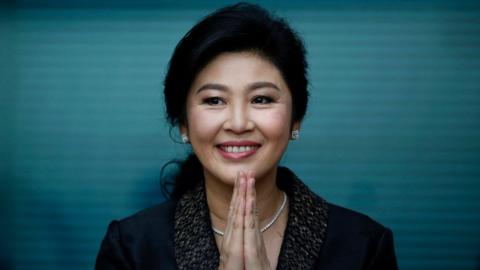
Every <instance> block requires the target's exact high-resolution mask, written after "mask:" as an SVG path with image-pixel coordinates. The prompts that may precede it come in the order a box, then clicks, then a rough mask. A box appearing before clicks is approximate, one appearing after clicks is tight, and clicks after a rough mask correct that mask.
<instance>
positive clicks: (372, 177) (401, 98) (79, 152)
mask: <svg viewBox="0 0 480 270" xmlns="http://www.w3.org/2000/svg"><path fill="white" fill-rule="evenodd" d="M226 3H230V1H198V2H197V1H164V2H156V1H13V2H12V1H11V2H9V3H3V4H1V5H0V6H1V13H0V22H1V24H0V60H1V61H0V90H1V91H0V116H1V118H0V121H1V122H0V127H1V129H0V131H1V133H0V136H1V140H0V151H1V152H0V153H1V155H0V159H1V160H0V161H1V162H0V163H1V164H0V169H1V170H0V173H1V175H0V177H1V181H0V188H1V189H0V210H1V212H0V215H1V217H0V222H1V223H0V226H1V230H0V239H2V240H1V241H0V268H1V269H49V270H56V269H89V268H90V269H92V268H93V264H94V260H95V256H96V253H97V251H98V248H99V244H100V241H101V239H102V237H103V236H104V233H105V230H106V228H107V225H108V223H109V221H111V220H112V219H118V218H121V217H125V216H127V215H130V214H132V213H134V212H136V211H138V210H140V209H142V208H144V207H146V206H149V205H152V204H154V203H157V202H160V201H162V200H163V197H162V196H161V194H160V192H159V171H160V168H161V166H162V165H163V164H164V163H165V162H167V161H169V160H170V159H172V158H176V157H177V158H178V157H183V156H184V154H185V153H186V152H187V150H188V148H187V147H185V146H184V145H182V144H179V143H175V142H173V141H172V140H171V139H170V137H169V127H168V125H167V124H166V122H165V120H164V105H163V100H162V98H163V94H162V81H163V77H164V73H165V69H166V65H167V62H168V60H169V57H170V55H171V53H172V51H173V48H174V46H175V44H176V43H177V42H178V40H179V39H180V38H181V37H182V36H183V35H184V34H185V32H186V31H187V30H188V29H189V28H190V27H191V26H192V25H193V24H194V23H195V22H196V21H198V20H199V19H200V18H201V17H202V16H204V15H206V14H207V13H208V12H210V11H211V10H213V9H214V8H217V7H220V6H223V5H224V4H226ZM260 3H261V4H263V5H265V6H266V7H268V8H269V9H271V10H273V11H275V12H277V14H279V15H282V16H285V17H286V18H287V19H288V20H289V21H290V22H291V24H292V25H293V26H294V27H295V28H296V29H297V30H298V32H299V33H300V34H301V35H302V36H303V37H304V39H305V42H306V46H307V49H308V60H309V63H310V70H309V72H310V91H311V103H310V107H309V110H308V114H307V117H306V119H305V121H304V123H303V126H302V131H301V139H300V140H298V141H295V142H292V143H291V144H290V146H289V149H288V151H287V153H286V154H285V156H284V158H283V161H282V163H283V164H284V165H287V166H289V167H290V168H292V169H293V170H294V171H295V172H296V173H297V174H298V175H299V176H300V177H301V178H302V179H303V180H304V181H305V182H306V183H307V184H308V185H309V186H310V187H311V188H312V189H314V190H315V191H316V192H317V193H318V194H320V195H321V196H323V197H324V198H326V199H327V200H329V201H331V202H334V203H337V204H340V205H343V206H346V207H349V208H352V209H355V210H358V211H361V212H363V213H366V214H368V215H370V216H371V217H373V218H375V219H376V220H378V221H380V222H381V223H383V224H385V225H386V226H388V227H390V228H391V229H392V230H393V232H394V236H395V241H396V243H395V244H396V249H397V255H398V259H399V264H400V267H401V269H480V226H479V223H480V214H479V210H480V122H479V119H480V118H479V117H480V61H479V60H480V4H479V3H478V2H476V1H359V2H357V1H301V0H297V1H295V2H294V3H290V1H260ZM174 133H175V132H174ZM175 136H178V134H177V135H175Z"/></svg>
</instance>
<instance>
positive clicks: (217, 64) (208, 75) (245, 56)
mask: <svg viewBox="0 0 480 270" xmlns="http://www.w3.org/2000/svg"><path fill="white" fill-rule="evenodd" d="M257 81H267V82H272V83H274V84H276V85H278V87H279V88H281V89H284V90H288V88H287V85H286V83H285V80H284V79H283V76H282V75H281V72H280V71H279V70H278V68H277V67H276V66H275V65H274V64H273V63H272V62H271V61H269V60H268V59H267V58H265V57H264V56H261V55H260V54H258V53H254V52H228V53H222V54H220V55H218V56H216V57H215V58H213V59H212V60H211V61H210V62H209V63H208V64H207V65H206V66H205V67H204V68H203V69H202V70H200V72H199V73H198V74H197V76H196V77H195V79H194V81H193V83H192V87H191V90H192V89H198V88H199V87H201V86H202V85H203V84H207V83H217V84H224V85H226V86H227V87H237V86H242V85H246V84H251V83H253V82H257Z"/></svg>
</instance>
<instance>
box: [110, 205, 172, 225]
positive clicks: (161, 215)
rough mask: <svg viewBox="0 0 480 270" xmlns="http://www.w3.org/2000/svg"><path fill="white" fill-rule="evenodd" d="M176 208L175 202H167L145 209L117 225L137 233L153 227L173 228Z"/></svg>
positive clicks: (118, 222)
mask: <svg viewBox="0 0 480 270" xmlns="http://www.w3.org/2000/svg"><path fill="white" fill-rule="evenodd" d="M175 206H176V204H175V202H174V201H170V200H169V201H165V202H163V203H160V204H157V205H154V206H151V207H149V208H146V209H143V210H141V211H139V212H137V213H135V214H133V215H131V216H128V217H126V218H123V219H121V220H119V221H117V222H116V223H117V224H118V226H119V227H121V228H122V229H125V230H133V231H137V232H138V231H139V230H140V231H141V230H149V229H151V228H152V227H156V228H158V227H159V226H160V227H163V226H165V227H169V226H173V218H174V214H175Z"/></svg>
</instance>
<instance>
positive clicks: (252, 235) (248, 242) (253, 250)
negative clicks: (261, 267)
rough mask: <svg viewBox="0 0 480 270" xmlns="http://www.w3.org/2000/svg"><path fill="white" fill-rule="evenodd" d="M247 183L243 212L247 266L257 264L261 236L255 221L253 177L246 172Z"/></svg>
mask: <svg viewBox="0 0 480 270" xmlns="http://www.w3.org/2000/svg"><path fill="white" fill-rule="evenodd" d="M248 175H249V178H248V180H247V181H248V185H247V205H246V209H245V210H246V213H245V236H244V252H245V265H246V267H247V268H250V267H253V266H255V265H257V266H258V264H259V262H260V259H259V258H258V255H259V252H258V251H259V250H260V246H259V242H258V238H261V233H260V230H259V229H258V225H257V224H256V223H258V222H257V219H258V216H257V215H256V213H255V212H256V210H255V204H256V203H255V200H256V198H255V179H254V178H252V177H251V173H249V174H248Z"/></svg>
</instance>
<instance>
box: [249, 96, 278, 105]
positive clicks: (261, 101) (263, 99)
mask: <svg viewBox="0 0 480 270" xmlns="http://www.w3.org/2000/svg"><path fill="white" fill-rule="evenodd" d="M272 102H273V99H272V98H270V97H267V96H256V97H254V98H253V100H252V103H254V104H269V103H272Z"/></svg>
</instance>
